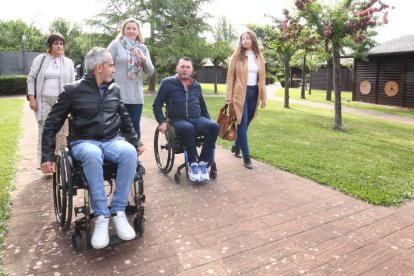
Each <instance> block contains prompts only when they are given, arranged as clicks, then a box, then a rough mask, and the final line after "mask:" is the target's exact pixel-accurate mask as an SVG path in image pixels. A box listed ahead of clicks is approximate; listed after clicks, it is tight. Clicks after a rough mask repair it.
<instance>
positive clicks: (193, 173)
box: [188, 162, 200, 182]
mask: <svg viewBox="0 0 414 276" xmlns="http://www.w3.org/2000/svg"><path fill="white" fill-rule="evenodd" d="M188 178H190V181H193V182H200V170H199V169H198V164H197V162H193V163H191V165H190V168H189V169H188Z"/></svg>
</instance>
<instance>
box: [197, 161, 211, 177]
mask: <svg viewBox="0 0 414 276" xmlns="http://www.w3.org/2000/svg"><path fill="white" fill-rule="evenodd" d="M198 167H199V168H200V181H209V180H210V176H209V174H208V170H207V163H206V162H204V161H200V163H199V165H198Z"/></svg>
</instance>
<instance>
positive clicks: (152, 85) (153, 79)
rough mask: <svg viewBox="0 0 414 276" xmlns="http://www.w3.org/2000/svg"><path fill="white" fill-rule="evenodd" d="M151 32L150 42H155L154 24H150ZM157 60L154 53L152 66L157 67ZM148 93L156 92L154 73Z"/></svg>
mask: <svg viewBox="0 0 414 276" xmlns="http://www.w3.org/2000/svg"><path fill="white" fill-rule="evenodd" d="M150 32H151V33H150V40H151V42H154V36H155V33H154V26H153V25H152V24H150ZM155 59H156V55H155V53H153V55H152V57H151V61H152V64H154V66H155ZM148 91H149V92H155V72H154V74H152V76H151V77H149V81H148Z"/></svg>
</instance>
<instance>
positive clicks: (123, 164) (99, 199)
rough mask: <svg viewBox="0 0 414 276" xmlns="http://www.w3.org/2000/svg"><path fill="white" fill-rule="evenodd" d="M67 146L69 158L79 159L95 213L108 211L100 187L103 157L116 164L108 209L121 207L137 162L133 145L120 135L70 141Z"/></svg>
mask: <svg viewBox="0 0 414 276" xmlns="http://www.w3.org/2000/svg"><path fill="white" fill-rule="evenodd" d="M70 147H71V151H72V156H73V158H74V159H76V160H79V161H81V162H82V167H83V173H84V175H85V177H86V180H87V181H88V184H89V193H90V197H91V206H92V209H93V211H94V213H95V215H96V216H99V215H105V216H107V215H109V214H110V212H109V209H108V203H107V198H106V193H105V190H104V178H103V169H102V165H103V162H104V160H106V161H109V162H113V163H117V164H118V171H117V173H116V180H115V181H116V189H115V192H114V195H113V197H112V204H111V213H116V212H117V211H125V207H126V206H127V203H128V193H129V191H130V189H131V184H132V183H133V181H134V176H135V172H136V166H137V158H138V157H137V150H136V149H135V148H134V146H132V145H131V144H130V143H128V142H127V141H125V139H124V138H122V137H121V136H116V137H114V138H112V139H109V140H105V141H95V140H77V141H73V142H71V143H70Z"/></svg>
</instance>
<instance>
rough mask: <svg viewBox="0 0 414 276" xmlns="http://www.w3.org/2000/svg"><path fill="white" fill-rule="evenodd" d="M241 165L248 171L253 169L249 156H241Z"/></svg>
mask: <svg viewBox="0 0 414 276" xmlns="http://www.w3.org/2000/svg"><path fill="white" fill-rule="evenodd" d="M243 164H244V166H245V167H246V168H248V169H253V164H252V161H251V160H250V155H246V156H244V155H243Z"/></svg>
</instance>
